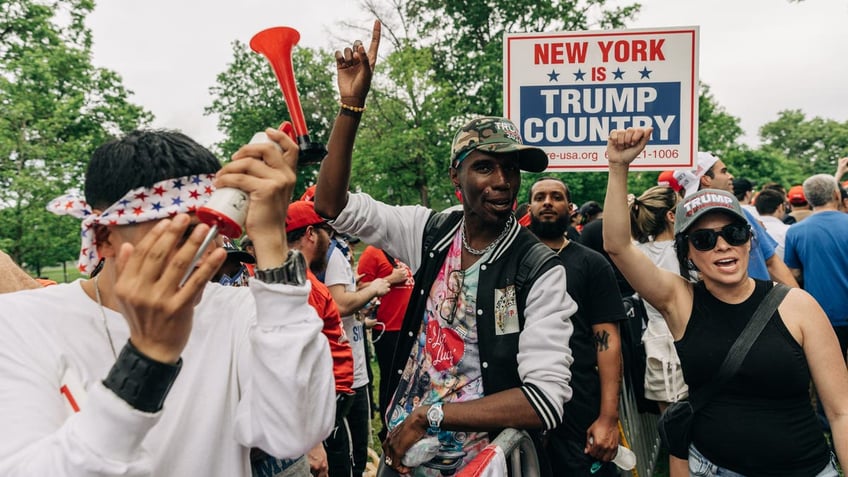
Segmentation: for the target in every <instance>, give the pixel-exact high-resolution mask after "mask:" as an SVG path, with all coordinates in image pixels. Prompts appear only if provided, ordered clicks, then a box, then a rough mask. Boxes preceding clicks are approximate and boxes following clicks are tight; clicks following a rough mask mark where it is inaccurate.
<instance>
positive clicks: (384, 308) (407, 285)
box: [357, 246, 415, 331]
mask: <svg viewBox="0 0 848 477" xmlns="http://www.w3.org/2000/svg"><path fill="white" fill-rule="evenodd" d="M395 262H396V263H397V266H398V267H403V268H404V269H405V270H406V281H405V282H403V283H398V284H396V285H392V289H391V291H390V292H389V293H388V294H386V295H385V296H383V297H380V306H379V308H377V320H379V321H382V322H383V323H385V325H386V331H400V328H401V324H403V315H404V314H405V313H406V305H407V304H408V303H409V297H410V296H411V295H412V287H413V285H414V284H415V281H414V280H413V279H412V271H411V270H410V269H409V267H408V266H407V265H406V264H405V263H403V262H401V261H400V260H397V259H395ZM394 269H395V264H392V263H390V262H389V259H388V258H386V254H385V253H383V251H382V250H381V249H379V248H376V247H372V246H368V247H367V248H366V249H365V250H363V251H362V255H360V256H359V265H358V267H357V272H358V273H359V274H361V275H362V281H363V282H370V281H374V279H375V278H386V277H387V276H389V275H391V273H392V271H394Z"/></svg>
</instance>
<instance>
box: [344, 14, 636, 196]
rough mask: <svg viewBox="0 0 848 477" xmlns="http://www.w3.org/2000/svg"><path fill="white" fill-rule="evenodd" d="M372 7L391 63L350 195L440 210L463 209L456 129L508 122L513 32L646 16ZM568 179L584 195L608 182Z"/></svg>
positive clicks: (376, 94)
mask: <svg viewBox="0 0 848 477" xmlns="http://www.w3.org/2000/svg"><path fill="white" fill-rule="evenodd" d="M364 7H365V8H366V10H368V12H369V13H370V14H371V15H372V16H373V17H376V18H379V19H380V20H381V21H382V23H383V43H384V45H385V44H386V43H388V45H387V46H386V47H381V48H382V49H383V51H384V52H385V51H389V53H383V55H384V59H383V58H381V62H380V64H379V65H378V70H377V75H378V79H377V80H375V85H374V87H373V88H372V93H371V96H370V99H369V102H370V103H371V105H370V106H369V110H368V112H367V113H366V116H365V117H364V118H363V124H362V128H361V132H360V134H359V138H358V139H357V150H356V151H355V153H354V164H353V178H352V184H351V185H352V186H353V187H361V188H362V189H363V190H365V191H367V192H369V193H371V194H372V195H374V196H375V197H377V198H379V199H382V200H385V201H387V202H389V203H411V202H414V203H420V204H422V205H425V206H429V207H433V208H436V209H440V208H444V207H446V206H449V205H452V204H456V203H457V199H456V198H455V196H454V191H453V188H452V186H451V184H450V181H449V180H448V173H447V169H448V166H449V164H448V161H449V155H450V143H451V140H452V139H453V134H454V132H455V131H456V129H457V128H458V127H459V126H460V125H461V124H462V123H464V122H465V121H466V120H468V119H470V118H471V117H473V116H476V115H481V114H488V115H498V116H499V115H501V114H503V113H502V110H503V108H502V94H503V86H502V76H503V67H502V58H503V51H502V48H503V34H504V33H505V32H516V31H544V30H549V31H552V30H578V29H588V28H598V27H600V28H608V27H620V26H623V24H624V21H625V20H626V19H628V18H630V17H632V16H633V15H634V14H635V13H636V12H637V11H638V9H639V6H638V4H634V5H631V6H626V7H617V8H610V7H608V6H607V2H606V1H605V0H588V1H578V2H551V1H544V2H537V1H533V2H531V1H519V2H515V1H512V2H508V3H506V4H491V3H490V2H480V1H461V2H457V1H451V2H437V1H431V0H412V1H408V2H386V1H379V0H371V1H366V2H364ZM569 176H571V177H572V178H573V179H574V180H575V182H576V183H575V186H574V188H575V189H576V190H582V189H584V188H585V189H586V190H590V189H596V188H597V184H598V183H600V181H601V180H603V181H604V182H605V180H606V179H605V176H603V175H602V174H594V175H593V174H570V175H569ZM530 179H531V177H526V178H525V180H524V183H525V184H526V183H527V182H528V180H530ZM584 182H585V185H584ZM521 194H522V196H524V195H526V190H524V188H523V189H522V192H521Z"/></svg>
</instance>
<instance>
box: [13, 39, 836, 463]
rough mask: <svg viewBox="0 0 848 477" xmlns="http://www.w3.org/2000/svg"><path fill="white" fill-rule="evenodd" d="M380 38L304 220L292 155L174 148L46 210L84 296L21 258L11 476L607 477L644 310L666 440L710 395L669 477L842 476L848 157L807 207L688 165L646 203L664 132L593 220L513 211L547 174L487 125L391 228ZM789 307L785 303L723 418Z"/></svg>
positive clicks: (812, 182)
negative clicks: (59, 222) (369, 172)
mask: <svg viewBox="0 0 848 477" xmlns="http://www.w3.org/2000/svg"><path fill="white" fill-rule="evenodd" d="M380 37H381V26H380V23H379V22H375V24H374V28H373V31H372V38H371V42H370V44H369V45H368V47H367V48H366V47H365V45H363V44H362V43H361V42H358V41H357V42H355V43H354V44H353V45H351V46H350V47H348V48H345V49H343V50H339V51H337V52H336V54H335V59H336V66H337V75H338V88H339V93H340V109H339V111H338V114H337V115H336V117H335V121H334V124H333V128H332V132H331V136H330V140H329V144H328V151H329V153H328V155H327V157H326V158H324V160H323V162H322V165H321V169H320V172H319V174H318V177H317V184H316V185H314V186H313V187H311V188H310V189H309V190H308V191H307V193H306V194H304V195H303V196H302V197H301V198H300V200H297V201H293V200H292V192H293V189H294V186H295V181H296V177H297V176H296V167H297V158H298V154H299V149H298V145H297V144H296V143H295V142H294V141H293V140H292V139H291V138H290V137H289V136H288V135H286V134H284V133H281V132H280V131H277V130H274V129H268V130H267V131H266V134H267V135H268V137H269V138H270V139H271V141H272V143H265V144H247V145H245V146H243V147H242V148H241V149H240V150H239V151H238V152H237V153H236V154H235V155H234V157H233V160H232V161H230V162H229V163H227V164H226V165H225V166H223V167H222V166H221V165H220V163H219V161H218V160H217V159H216V158H215V157H214V155H213V154H212V153H211V152H209V151H208V150H207V149H205V148H203V147H202V146H200V145H198V144H197V143H196V142H194V141H193V140H191V139H190V138H188V137H186V136H184V135H183V134H181V133H177V132H170V131H151V130H143V131H135V132H132V133H130V134H127V135H126V136H124V137H121V138H118V139H115V140H113V141H110V142H108V143H106V144H104V145H102V146H101V147H99V148H98V149H97V150H96V151H95V153H94V155H93V157H92V159H91V161H90V164H89V166H88V170H87V172H86V179H85V186H84V197H83V196H78V195H69V196H65V197H62V198H60V199H57V200H56V201H54V202H52V203H51V204H50V205H49V208H50V209H51V210H53V211H56V212H57V213H64V214H71V215H74V216H76V217H78V218H80V219H81V220H82V229H81V232H82V233H81V237H82V246H81V251H80V266H81V269H82V270H83V271H84V272H85V273H86V275H88V278H86V279H80V280H77V281H75V282H73V283H69V284H60V285H53V286H47V287H42V286H41V285H40V284H39V283H38V282H36V281H34V280H32V279H30V278H29V277H28V276H27V275H26V274H25V273H23V272H22V271H21V270H20V269H19V268H17V267H16V266H15V265H14V264H13V263H11V262H10V261H9V260H7V257H6V256H3V257H1V258H3V260H2V261H0V270H3V271H5V272H6V273H4V274H3V276H4V279H3V280H2V283H0V285H2V287H0V291H2V292H4V293H3V294H2V295H0V322H2V324H3V327H4V329H5V332H4V333H3V334H2V335H0V370H2V372H0V422H2V423H3V429H4V432H3V433H2V435H0V474H2V475H10V476H12V475H15V476H31V475H67V476H117V475H123V476H160V475H163V476H164V475H174V476H177V475H179V476H182V475H210V476H214V475H221V476H224V475H226V476H248V475H253V476H257V477H258V476H293V475H307V474H311V475H314V476H319V477H325V476H329V477H350V476H353V477H361V476H362V475H363V474H364V473H365V468H366V462H367V460H368V457H367V449H368V446H369V444H370V442H371V439H372V434H374V433H376V434H377V435H378V436H379V439H380V441H381V442H382V455H381V456H380V468H379V470H378V475H382V476H391V475H400V474H402V475H415V476H440V475H452V474H453V473H455V472H457V471H460V470H462V469H464V468H470V467H472V466H473V465H475V463H476V462H477V460H478V458H479V457H481V456H483V455H484V453H483V450H484V449H486V448H487V447H488V446H490V444H491V443H492V441H493V440H494V439H495V437H496V436H497V435H498V433H499V432H500V431H501V430H503V429H505V428H516V429H521V430H526V431H528V433H529V435H530V436H531V438H532V439H533V442H534V445H535V449H536V451H537V455H538V457H539V465H540V470H541V473H542V475H556V476H590V475H591V476H615V475H618V474H619V469H618V468H617V466H616V465H615V464H614V463H613V462H612V461H613V460H614V458H615V457H616V456H617V455H618V453H619V452H620V446H621V445H622V443H623V442H622V440H621V434H620V432H621V431H620V424H619V420H620V416H619V408H620V403H619V399H620V396H621V393H622V379H623V378H622V375H623V368H624V366H623V356H624V355H625V353H624V350H623V348H624V344H623V341H624V340H623V338H622V335H623V328H624V326H630V325H628V324H627V320H628V315H627V313H626V310H625V307H624V299H625V298H626V297H632V298H634V299H636V300H640V301H643V302H644V304H645V310H646V318H645V322H644V326H643V329H641V339H642V342H643V344H644V350H645V360H646V364H645V366H644V369H643V370H642V371H643V372H642V373H641V374H643V375H644V383H640V384H643V385H644V397H645V398H646V399H648V400H651V401H655V402H656V403H657V404H658V406H659V410H660V412H663V411H665V409H666V408H668V407H669V406H670V405H672V404H674V403H678V402H680V401H682V400H686V399H692V400H698V399H699V398H701V397H702V396H704V395H707V394H709V395H710V397H709V398H708V399H705V402H704V404H703V405H702V406H699V409H698V411H697V413H696V414H695V417H694V420H693V425H692V432H691V436H692V440H691V443H689V445H688V448H686V449H685V451H684V452H683V454H676V455H671V456H670V463H669V468H670V475H671V477H680V476H684V475H705V476H714V475H715V476H717V475H728V476H737V475H775V476H777V475H786V476H822V477H824V476H836V475H838V473H837V472H838V471H837V467H836V457H839V458H840V459H841V461H842V462H848V399H846V398H845V396H848V367H846V362H848V356H846V347H848V194H846V191H845V188H844V187H843V186H841V185H840V184H839V180H841V179H842V177H843V176H844V175H845V173H846V172H848V158H844V159H841V160H840V161H839V164H838V169H837V171H836V173H835V175H826V174H818V175H814V176H811V177H809V178H807V179H806V180H805V181H803V184H801V185H793V186H792V187H790V188H789V189H788V191H787V190H786V189H784V188H783V187H782V186H781V185H780V184H776V183H770V184H763V185H761V186H760V187H758V186H757V184H755V183H753V182H752V181H750V180H748V179H744V178H734V176H733V175H732V173H731V170H732V169H731V167H730V166H729V165H728V164H725V163H724V162H723V160H722V159H721V158H720V157H717V156H715V155H713V154H709V153H698V155H697V157H696V158H693V162H694V164H695V167H694V169H693V170H675V171H666V172H663V173H662V174H660V176H659V179H658V184H657V186H655V187H651V188H649V189H648V190H645V191H639V192H638V193H634V194H629V193H628V190H627V174H628V169H629V166H630V164H631V163H632V162H633V161H634V160H635V159H636V158H637V157H638V156H639V154H640V153H641V152H642V150H643V149H644V147H645V146H646V145H647V144H648V142H649V140H650V137H651V132H652V131H651V130H650V129H649V128H646V129H643V128H631V129H627V130H626V131H625V130H616V131H612V132H611V133H610V137H609V141H608V146H607V157H608V159H609V163H610V167H609V182H608V187H607V192H606V198H605V201H604V203H603V204H600V203H598V202H594V201H586V202H584V203H583V205H582V206H580V207H577V206H576V205H575V203H574V201H573V200H574V198H573V197H572V191H571V189H570V188H569V186H568V184H567V181H566V180H563V179H562V178H560V177H552V176H546V177H541V178H539V179H537V180H536V181H535V182H534V183H533V184H531V186H530V188H529V195H528V197H527V200H526V203H525V204H524V205H523V206H520V207H518V208H517V207H516V206H517V202H518V201H519V199H520V198H519V197H518V191H519V189H520V184H521V171H530V172H542V171H544V170H545V169H546V168H547V166H548V159H547V155H546V153H545V152H544V151H543V150H542V149H540V148H536V147H533V146H529V145H526V144H524V143H523V142H522V140H521V137H520V134H519V129H518V128H517V127H516V126H515V124H513V123H512V122H511V121H510V120H509V119H507V118H501V117H489V116H482V117H474V118H470V119H469V120H467V121H466V122H465V123H464V124H463V125H462V126H461V127H460V128H459V129H458V131H457V132H456V134H455V136H454V138H453V140H452V142H451V150H450V154H449V158H448V159H446V161H445V171H446V173H447V179H448V180H450V182H451V184H452V185H453V187H454V188H455V189H456V191H457V196H458V197H461V203H460V205H459V206H458V207H453V208H450V209H448V210H445V211H435V210H431V209H429V208H426V207H422V206H418V205H409V206H394V205H389V204H384V203H381V202H379V201H377V200H375V199H374V198H372V197H371V196H369V195H368V194H367V193H354V192H349V184H350V174H351V163H352V160H353V148H354V144H355V139H356V134H357V131H358V128H359V124H360V120H361V118H362V115H363V114H364V111H365V109H366V99H367V96H368V93H369V90H370V86H371V78H372V73H373V69H374V68H375V66H376V61H377V52H378V48H379V44H380ZM228 187H233V188H237V189H241V190H242V191H244V192H245V193H246V194H247V195H248V197H249V207H248V209H247V213H246V217H245V223H244V229H245V232H246V235H245V236H244V237H242V238H241V240H230V239H226V238H223V237H221V238H219V239H218V241H217V245H218V246H216V247H211V248H210V249H209V250H208V251H205V252H204V251H203V250H202V247H203V244H204V242H205V240H204V238H205V237H206V235H207V233H208V232H209V224H204V223H201V221H200V220H199V218H198V217H197V216H196V215H195V213H194V212H195V211H196V210H197V208H198V207H199V206H201V205H203V203H202V202H203V201H205V200H206V199H207V198H208V197H209V196H210V195H212V194H214V192H213V191H214V190H215V189H216V188H228ZM248 237H249V238H248ZM355 243H363V244H366V247H365V248H364V250H362V251H360V252H358V253H357V252H355V251H354V244H355ZM195 257H200V260H199V261H197V260H195ZM185 277H187V278H185ZM776 283H780V284H782V285H781V289H782V287H783V286H784V285H785V286H788V287H791V290H790V291H789V292H788V294H787V295H786V296H785V298H783V299H782V301H781V302H780V305H779V306H778V308H777V310H776V311H775V312H774V313H773V314H772V315H771V316H770V317H767V320H768V321H767V322H766V325H765V327H764V328H763V331H762V332H761V333H760V334H759V335H758V337H757V338H756V340H755V341H753V344H752V345H751V346H750V351H749V352H748V353H747V354H746V355H745V357H744V360H743V361H742V364H741V366H740V368H739V370H738V371H736V372H735V374H734V375H732V376H729V377H728V379H727V380H726V381H725V382H723V384H722V386H721V387H720V388H719V389H718V390H717V391H715V392H713V389H712V388H711V386H710V383H711V382H712V381H714V380H715V378H716V375H717V373H718V371H719V370H720V369H722V368H723V363H724V361H725V357H726V356H727V355H728V352H729V350H730V349H731V347H732V346H733V345H734V343H735V342H736V341H737V338H738V337H739V336H740V335H742V334H744V330H746V328H747V326H748V322H749V321H750V318H751V316H752V315H753V314H754V311H755V310H756V309H757V308H758V307H759V305H760V303H761V302H763V301H764V300H765V299H766V297H767V296H769V295H770V293H771V290H772V289H773V288H775V286H776V285H775V284H776ZM5 292H8V293H5ZM372 347H373V351H374V353H375V358H376V361H377V363H378V369H379V375H380V385H379V387H378V388H377V389H373V378H372V374H371V361H372V360H371V357H370V355H371V353H370V352H371V349H372ZM811 383H812V386H813V389H814V392H815V399H814V400H813V402H815V403H816V405H817V406H813V405H812V404H811V399H810V394H809V392H810V386H811ZM640 389H641V387H640ZM708 390H709V391H708ZM374 410H376V411H377V412H378V413H379V415H380V419H379V422H380V425H379V428H378V429H372V426H371V416H372V412H373V411H374ZM828 437H829V439H828Z"/></svg>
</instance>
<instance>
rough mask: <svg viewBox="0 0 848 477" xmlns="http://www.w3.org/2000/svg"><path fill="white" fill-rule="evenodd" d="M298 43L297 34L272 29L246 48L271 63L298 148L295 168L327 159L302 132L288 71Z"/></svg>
mask: <svg viewBox="0 0 848 477" xmlns="http://www.w3.org/2000/svg"><path fill="white" fill-rule="evenodd" d="M299 40H300V33H298V31H297V30H295V29H294V28H289V27H274V28H268V29H266V30H262V31H260V32H259V33H257V34H255V35H253V38H251V39H250V48H251V49H252V50H253V51H255V52H257V53H261V54H262V55H264V56H265V58H267V59H268V62H269V63H271V67H272V68H273V69H274V74H276V75H277V81H278V82H279V83H280V89H282V90H283V97H284V98H285V99H286V105H287V106H288V108H289V113H290V114H291V120H292V124H293V126H294V132H295V135H296V138H295V140H296V141H297V144H298V146H299V147H300V156H299V157H298V163H299V164H306V163H315V162H320V161H321V160H322V159H324V156H326V155H327V148H326V147H325V146H324V145H323V144H321V143H318V142H312V140H310V139H309V130H308V129H307V128H306V120H305V119H304V118H303V109H301V107H300V97H299V96H298V94H297V85H296V84H295V82H294V69H293V68H292V61H291V52H292V47H293V46H294V45H296V44H297V42H298V41H299Z"/></svg>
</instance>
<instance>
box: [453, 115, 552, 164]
mask: <svg viewBox="0 0 848 477" xmlns="http://www.w3.org/2000/svg"><path fill="white" fill-rule="evenodd" d="M474 149H480V150H481V151H487V152H495V153H504V152H516V151H517V152H518V167H519V168H521V169H522V170H525V171H529V172H542V171H544V170H545V169H546V168H547V167H548V156H547V154H545V151H543V150H542V149H539V148H538V147H534V146H527V145H525V144H523V143H522V142H521V134H520V133H519V132H518V127H516V126H515V124H514V123H513V122H512V121H510V120H509V119H507V118H499V117H491V116H485V117H480V118H476V119H472V120H471V121H469V122H467V123H466V124H465V125H464V126H462V127H461V128H460V129H459V132H457V133H456V136H454V138H453V144H452V145H451V167H459V164H460V163H462V161H463V160H464V159H465V158H466V157H467V156H468V153H470V152H471V151H473V150H474Z"/></svg>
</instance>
